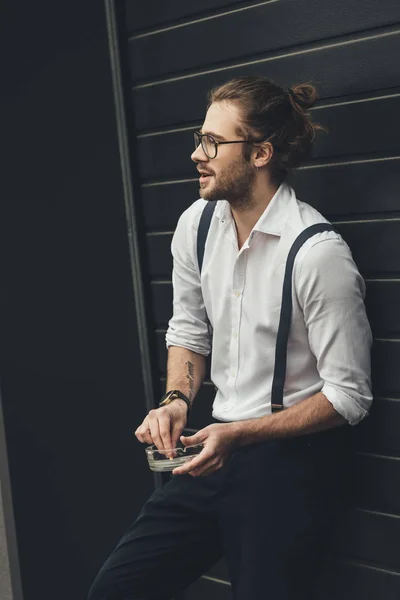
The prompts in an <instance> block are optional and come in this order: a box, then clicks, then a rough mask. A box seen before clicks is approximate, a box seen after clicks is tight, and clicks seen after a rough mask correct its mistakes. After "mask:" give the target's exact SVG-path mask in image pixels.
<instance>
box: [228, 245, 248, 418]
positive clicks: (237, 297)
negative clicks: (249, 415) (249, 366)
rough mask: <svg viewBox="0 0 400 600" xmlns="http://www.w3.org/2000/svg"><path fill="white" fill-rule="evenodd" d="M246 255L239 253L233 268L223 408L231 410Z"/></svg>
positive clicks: (235, 397) (235, 380)
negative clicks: (228, 390)
mask: <svg viewBox="0 0 400 600" xmlns="http://www.w3.org/2000/svg"><path fill="white" fill-rule="evenodd" d="M244 259H245V256H244V255H243V254H239V255H238V257H237V260H236V263H235V266H234V269H233V281H232V310H231V315H232V319H231V336H230V344H229V380H228V385H229V387H230V394H229V400H228V401H227V403H226V404H225V406H224V407H223V410H230V409H231V408H233V406H235V404H236V401H237V392H236V389H235V387H236V382H237V377H238V370H239V330H240V316H241V309H242V297H243V284H244V269H245V260H244Z"/></svg>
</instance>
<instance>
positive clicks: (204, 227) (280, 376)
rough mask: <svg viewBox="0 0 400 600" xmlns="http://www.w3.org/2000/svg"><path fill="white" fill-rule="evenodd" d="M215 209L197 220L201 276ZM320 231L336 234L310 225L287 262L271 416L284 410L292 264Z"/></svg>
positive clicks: (211, 207)
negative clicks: (306, 243)
mask: <svg viewBox="0 0 400 600" xmlns="http://www.w3.org/2000/svg"><path fill="white" fill-rule="evenodd" d="M215 205H216V202H208V203H207V204H206V206H205V207H204V209H203V212H202V215H201V217H200V222H199V228H198V230H197V260H198V264H199V270H200V273H201V269H202V266H203V259H204V249H205V245H206V240H207V235H208V230H209V228H210V224H211V219H212V216H213V213H214V210H215ZM323 231H335V229H334V227H333V225H330V224H329V223H316V224H315V225H311V226H310V227H307V229H304V231H302V232H301V233H300V235H299V236H298V237H297V238H296V239H295V241H294V242H293V244H292V247H291V248H290V251H289V254H288V257H287V260H286V267H285V276H284V280H283V289H282V305H281V314H280V318H279V327H278V334H277V336H276V347H275V367H274V376H273V380H272V391H271V406H272V412H277V411H279V410H282V409H283V388H284V385H285V377H286V355H287V344H288V339H289V331H290V324H291V320H292V274H293V265H294V260H295V258H296V255H297V253H298V251H299V250H300V248H301V247H302V245H303V244H304V242H306V241H307V240H308V239H309V238H311V237H313V236H314V235H316V234H317V233H322V232H323Z"/></svg>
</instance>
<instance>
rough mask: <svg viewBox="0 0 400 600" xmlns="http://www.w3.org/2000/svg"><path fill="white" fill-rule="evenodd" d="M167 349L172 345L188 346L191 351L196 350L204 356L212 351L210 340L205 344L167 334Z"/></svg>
mask: <svg viewBox="0 0 400 600" xmlns="http://www.w3.org/2000/svg"><path fill="white" fill-rule="evenodd" d="M165 341H166V346H167V349H168V348H169V347H170V346H178V347H179V348H186V349H187V350H190V351H191V352H196V354H202V355H203V356H208V355H209V354H210V352H211V348H210V344H209V341H208V340H207V342H206V343H205V344H193V342H188V341H187V340H185V339H182V338H179V337H177V336H174V335H170V334H167V335H166V336H165Z"/></svg>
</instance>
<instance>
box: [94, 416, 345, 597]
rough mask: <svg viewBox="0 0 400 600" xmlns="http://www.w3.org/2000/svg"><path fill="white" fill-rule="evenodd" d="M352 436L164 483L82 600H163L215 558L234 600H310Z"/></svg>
mask: <svg viewBox="0 0 400 600" xmlns="http://www.w3.org/2000/svg"><path fill="white" fill-rule="evenodd" d="M214 422H215V421H214ZM350 429H351V428H350V427H342V428H339V429H336V430H330V431H327V432H323V433H318V434H313V435H308V436H302V437H298V438H293V439H288V440H280V441H268V442H263V443H260V444H253V445H248V446H244V447H242V448H238V449H236V450H235V451H234V452H233V454H232V456H231V457H230V459H229V460H228V462H227V463H226V464H225V465H224V467H223V468H221V469H220V470H218V471H216V472H215V473H213V474H211V475H209V476H204V477H191V476H190V475H176V476H172V477H171V479H170V480H169V481H168V482H167V483H166V484H165V485H164V486H163V487H161V488H159V489H157V490H156V491H155V492H154V493H153V494H152V496H151V497H150V499H149V500H148V501H147V502H146V504H145V505H144V507H143V509H142V511H141V513H140V514H139V517H138V518H137V520H136V521H135V522H134V523H133V525H132V526H131V527H130V528H129V529H128V531H127V532H126V533H125V535H124V536H123V538H122V539H121V541H120V543H119V544H118V545H117V547H116V548H115V550H114V551H113V552H112V554H111V555H110V557H109V558H108V559H107V561H106V563H105V564H104V566H103V567H102V569H101V570H100V572H99V574H98V575H97V577H96V579H95V581H94V583H93V585H92V588H91V590H90V592H89V600H167V599H169V598H171V597H173V596H174V595H175V594H177V593H179V592H180V591H181V590H184V589H185V588H186V587H187V586H188V585H190V584H191V583H192V582H194V581H195V580H196V579H198V578H199V577H200V576H201V575H202V574H203V573H204V572H206V571H207V570H208V569H209V568H210V567H211V566H212V565H213V564H214V563H215V562H217V561H218V560H219V559H220V558H221V557H222V556H225V557H226V561H227V564H228V568H229V575H230V579H231V582H232V596H233V598H234V600H260V599H264V598H265V599H268V600H269V599H271V600H309V599H310V598H312V595H313V587H314V584H315V581H316V577H317V575H318V572H319V569H320V566H321V559H322V557H323V555H324V549H325V548H326V545H327V543H328V542H329V540H330V537H331V531H332V527H333V524H334V520H335V515H336V514H337V512H338V509H339V507H341V506H342V499H343V494H342V492H343V484H344V479H345V478H344V475H345V473H346V467H347V466H348V465H349V464H350V463H349V459H350V454H349V452H351V450H350V447H351V444H350V443H349V433H350Z"/></svg>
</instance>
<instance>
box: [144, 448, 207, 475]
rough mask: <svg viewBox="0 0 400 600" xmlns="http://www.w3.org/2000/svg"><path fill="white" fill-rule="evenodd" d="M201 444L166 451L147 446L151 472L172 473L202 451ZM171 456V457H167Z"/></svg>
mask: <svg viewBox="0 0 400 600" xmlns="http://www.w3.org/2000/svg"><path fill="white" fill-rule="evenodd" d="M203 447H204V445H203V444H196V445H195V446H183V447H181V448H171V449H168V450H158V448H157V446H155V445H153V446H148V447H147V448H146V456H147V460H148V463H149V467H150V470H151V471H158V472H160V471H162V472H165V471H173V470H174V469H175V468H176V467H180V466H182V465H184V464H185V462H187V461H188V460H191V459H192V458H194V457H195V456H197V455H198V454H200V452H201V451H202V450H203ZM168 453H169V454H171V457H169V456H168Z"/></svg>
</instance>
